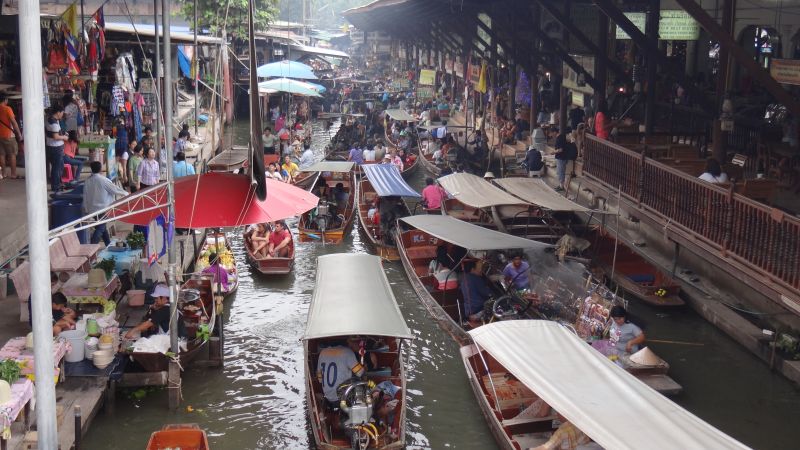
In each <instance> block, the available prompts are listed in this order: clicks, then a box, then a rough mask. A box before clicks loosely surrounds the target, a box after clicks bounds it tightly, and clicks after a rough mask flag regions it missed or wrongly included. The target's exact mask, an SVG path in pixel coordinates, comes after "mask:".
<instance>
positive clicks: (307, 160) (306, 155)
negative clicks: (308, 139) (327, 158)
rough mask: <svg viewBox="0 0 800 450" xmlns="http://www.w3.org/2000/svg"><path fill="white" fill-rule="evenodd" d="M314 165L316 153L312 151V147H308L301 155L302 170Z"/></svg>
mask: <svg viewBox="0 0 800 450" xmlns="http://www.w3.org/2000/svg"><path fill="white" fill-rule="evenodd" d="M313 164H314V152H313V151H311V146H310V145H306V146H305V150H303V154H302V155H300V168H301V169H305V168H307V167H311V166H312V165H313Z"/></svg>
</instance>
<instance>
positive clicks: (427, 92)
mask: <svg viewBox="0 0 800 450" xmlns="http://www.w3.org/2000/svg"><path fill="white" fill-rule="evenodd" d="M429 98H433V86H417V99H418V100H425V99H429Z"/></svg>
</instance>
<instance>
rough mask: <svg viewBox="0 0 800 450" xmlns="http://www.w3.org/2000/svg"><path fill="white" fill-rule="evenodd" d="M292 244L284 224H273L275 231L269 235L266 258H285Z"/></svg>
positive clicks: (279, 222)
mask: <svg viewBox="0 0 800 450" xmlns="http://www.w3.org/2000/svg"><path fill="white" fill-rule="evenodd" d="M291 243H292V234H291V233H290V232H289V230H288V229H286V222H284V221H282V220H281V221H278V222H275V230H274V231H272V233H270V234H269V249H268V250H267V258H287V257H288V256H289V251H290V246H291Z"/></svg>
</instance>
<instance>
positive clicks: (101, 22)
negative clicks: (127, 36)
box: [92, 6, 106, 28]
mask: <svg viewBox="0 0 800 450" xmlns="http://www.w3.org/2000/svg"><path fill="white" fill-rule="evenodd" d="M92 19H94V21H95V22H96V23H97V25H98V26H99V27H100V28H105V27H106V16H105V14H103V7H102V6H101V7H100V9H98V10H97V11H95V12H94V14H92Z"/></svg>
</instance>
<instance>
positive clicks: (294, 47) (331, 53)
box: [289, 44, 350, 59]
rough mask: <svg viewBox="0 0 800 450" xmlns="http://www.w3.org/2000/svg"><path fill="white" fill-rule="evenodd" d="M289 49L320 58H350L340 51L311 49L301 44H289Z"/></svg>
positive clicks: (319, 48)
mask: <svg viewBox="0 0 800 450" xmlns="http://www.w3.org/2000/svg"><path fill="white" fill-rule="evenodd" d="M289 49H291V50H294V51H298V52H303V53H309V54H312V55H320V56H329V57H332V58H348V59H349V58H350V55H348V54H347V53H345V52H340V51H339V50H334V49H332V48H321V47H311V46H308V45H300V44H289Z"/></svg>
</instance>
